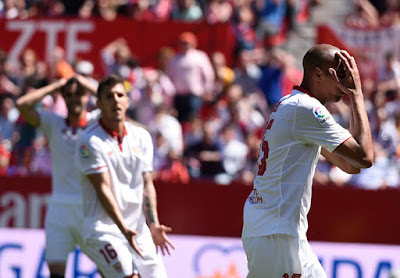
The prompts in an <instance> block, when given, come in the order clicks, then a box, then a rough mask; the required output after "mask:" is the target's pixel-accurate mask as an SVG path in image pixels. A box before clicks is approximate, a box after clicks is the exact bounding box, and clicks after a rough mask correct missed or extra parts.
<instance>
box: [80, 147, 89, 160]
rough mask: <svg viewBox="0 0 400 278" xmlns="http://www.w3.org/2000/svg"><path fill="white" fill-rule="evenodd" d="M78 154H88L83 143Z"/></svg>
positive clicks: (86, 155)
mask: <svg viewBox="0 0 400 278" xmlns="http://www.w3.org/2000/svg"><path fill="white" fill-rule="evenodd" d="M79 154H80V156H81V157H88V156H89V150H88V148H87V147H86V146H85V145H82V146H80V147H79Z"/></svg>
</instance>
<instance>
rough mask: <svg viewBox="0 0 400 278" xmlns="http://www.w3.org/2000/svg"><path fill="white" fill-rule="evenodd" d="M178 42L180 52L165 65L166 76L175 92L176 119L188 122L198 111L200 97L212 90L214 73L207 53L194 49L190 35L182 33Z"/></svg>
mask: <svg viewBox="0 0 400 278" xmlns="http://www.w3.org/2000/svg"><path fill="white" fill-rule="evenodd" d="M179 42H180V51H179V53H177V54H176V55H175V56H174V57H173V58H172V59H171V61H170V62H169V64H168V66H167V75H168V76H169V77H170V79H171V81H172V83H173V84H174V85H175V89H176V95H175V98H174V107H175V109H176V111H177V112H178V120H179V121H180V122H188V121H190V120H191V119H192V118H193V117H194V116H195V115H196V113H197V112H198V110H199V109H200V107H201V105H202V102H203V97H204V96H206V95H207V94H208V93H209V92H211V91H212V90H213V86H214V79H215V73H214V69H213V67H212V65H211V61H210V59H209V57H208V56H207V54H206V53H205V52H204V51H201V50H198V49H196V45H197V39H196V37H195V35H194V34H193V33H191V32H184V33H182V34H181V35H180V37H179Z"/></svg>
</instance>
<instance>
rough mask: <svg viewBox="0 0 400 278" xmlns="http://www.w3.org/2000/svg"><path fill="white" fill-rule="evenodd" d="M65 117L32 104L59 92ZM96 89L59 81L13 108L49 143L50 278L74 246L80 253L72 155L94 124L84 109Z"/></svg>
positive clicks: (60, 273) (78, 193) (82, 81)
mask: <svg viewBox="0 0 400 278" xmlns="http://www.w3.org/2000/svg"><path fill="white" fill-rule="evenodd" d="M60 90H61V95H62V96H63V98H64V101H65V104H66V107H67V110H68V115H67V117H66V118H64V117H62V116H59V115H57V114H55V113H52V112H49V111H45V110H36V109H35V107H34V106H35V104H36V103H38V102H39V101H40V100H42V99H43V98H44V97H45V96H47V95H49V94H52V93H54V92H57V91H60ZM96 90H97V88H96V87H93V85H91V83H90V82H89V81H88V80H87V79H86V78H84V77H83V76H80V75H76V76H75V77H73V78H70V79H65V78H62V79H60V80H57V81H55V82H53V83H51V84H49V85H47V86H44V87H42V88H40V89H38V90H35V91H33V92H31V93H27V94H25V95H24V96H22V97H20V98H19V99H18V100H17V107H18V109H19V111H20V112H21V114H22V115H23V117H24V118H25V120H26V121H27V122H28V123H29V124H31V125H33V126H35V127H39V128H40V129H41V130H42V131H43V133H44V134H45V136H46V137H47V140H48V141H49V146H50V153H51V159H52V193H51V197H50V201H49V204H48V208H47V213H46V220H45V229H46V261H47V263H48V265H49V269H50V275H51V276H50V277H51V278H59V277H64V273H65V266H66V262H67V259H68V254H69V253H70V252H71V251H73V250H74V248H75V246H76V245H77V244H78V245H80V246H81V247H82V250H84V246H83V241H82V234H81V231H82V229H81V225H82V222H83V213H82V189H81V186H80V185H79V180H78V176H79V175H78V174H79V171H78V169H77V168H76V167H75V160H74V155H73V154H74V152H75V150H76V144H77V139H78V137H79V135H80V133H81V132H82V130H83V129H84V128H86V127H87V126H88V125H90V124H91V123H94V122H96V121H97V120H98V117H99V115H100V110H98V109H97V110H94V111H92V112H88V111H87V109H86V106H87V103H88V101H89V93H88V91H91V92H92V93H96Z"/></svg>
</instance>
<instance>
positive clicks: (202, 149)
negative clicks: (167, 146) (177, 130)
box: [184, 121, 224, 178]
mask: <svg viewBox="0 0 400 278" xmlns="http://www.w3.org/2000/svg"><path fill="white" fill-rule="evenodd" d="M202 132H203V134H202V139H201V141H199V142H197V143H194V144H192V145H188V146H187V147H186V149H185V152H184V158H185V161H186V165H187V166H188V169H189V174H190V176H191V177H192V178H215V177H216V176H217V175H218V174H220V173H223V172H224V169H223V166H222V157H221V153H220V148H219V145H218V143H217V137H216V135H217V131H216V128H215V126H214V124H213V122H212V121H204V122H202Z"/></svg>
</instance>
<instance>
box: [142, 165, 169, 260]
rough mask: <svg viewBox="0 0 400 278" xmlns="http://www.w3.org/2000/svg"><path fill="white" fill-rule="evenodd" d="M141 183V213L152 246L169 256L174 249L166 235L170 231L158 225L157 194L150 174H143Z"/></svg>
mask: <svg viewBox="0 0 400 278" xmlns="http://www.w3.org/2000/svg"><path fill="white" fill-rule="evenodd" d="M143 182H144V188H143V211H144V215H145V216H146V220H147V223H148V225H149V227H150V231H151V235H152V237H153V241H154V244H155V245H156V246H158V247H159V248H160V249H161V252H162V254H163V255H165V253H168V254H169V255H170V254H171V252H170V248H172V249H175V246H174V245H173V244H172V242H171V241H170V239H169V238H168V236H167V233H169V232H171V231H172V229H171V228H170V227H167V226H165V225H160V222H159V220H158V214H157V194H156V189H155V187H154V183H153V178H152V173H151V172H144V173H143Z"/></svg>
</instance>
